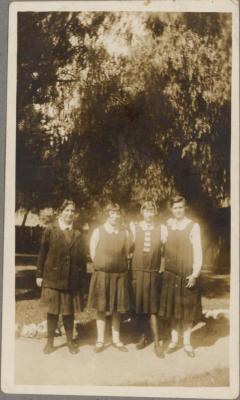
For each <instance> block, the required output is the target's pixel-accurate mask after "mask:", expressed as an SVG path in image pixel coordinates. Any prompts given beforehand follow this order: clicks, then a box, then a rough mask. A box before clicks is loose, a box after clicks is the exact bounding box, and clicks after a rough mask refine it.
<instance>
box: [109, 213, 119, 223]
mask: <svg viewBox="0 0 240 400" xmlns="http://www.w3.org/2000/svg"><path fill="white" fill-rule="evenodd" d="M119 220H120V212H119V211H109V214H108V222H109V224H111V225H117V224H118V223H119Z"/></svg>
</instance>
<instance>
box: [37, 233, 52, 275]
mask: <svg viewBox="0 0 240 400" xmlns="http://www.w3.org/2000/svg"><path fill="white" fill-rule="evenodd" d="M49 240H50V230H49V228H46V229H45V231H44V232H43V235H42V240H41V245H40V252H39V256H38V261H37V271H36V277H37V278H42V277H43V270H44V263H45V260H46V258H47V253H48V249H49Z"/></svg>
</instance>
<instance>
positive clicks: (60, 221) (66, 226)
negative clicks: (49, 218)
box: [58, 218, 73, 231]
mask: <svg viewBox="0 0 240 400" xmlns="http://www.w3.org/2000/svg"><path fill="white" fill-rule="evenodd" d="M58 224H59V227H60V229H61V231H65V230H66V229H70V230H71V229H73V224H72V223H71V224H66V222H64V221H63V219H62V218H58Z"/></svg>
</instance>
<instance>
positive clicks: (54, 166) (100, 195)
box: [17, 12, 231, 208]
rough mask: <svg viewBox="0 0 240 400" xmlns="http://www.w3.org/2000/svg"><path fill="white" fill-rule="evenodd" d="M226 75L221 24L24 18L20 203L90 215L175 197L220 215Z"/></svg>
mask: <svg viewBox="0 0 240 400" xmlns="http://www.w3.org/2000/svg"><path fill="white" fill-rule="evenodd" d="M29 32H31V35H32V37H34V40H35V43H36V46H34V49H32V50H31V49H30V48H29V46H27V42H28V37H29ZM31 48H32V47H31ZM230 76H231V17H230V16H229V15H227V14H216V13H211V14H200V13H198V14H189V13H187V14H182V13H179V14H167V13H159V14H156V13H127V12H122V13H47V14H46V13H24V14H22V15H21V14H20V19H19V59H18V132H17V135H18V141H19V142H18V143H19V147H18V158H17V166H18V167H19V166H20V168H19V169H18V171H19V172H18V176H17V182H19V185H18V193H25V194H26V193H29V194H30V198H31V202H30V203H32V204H35V205H39V204H40V203H41V205H42V204H44V203H47V202H49V201H50V202H57V201H58V200H60V198H61V197H62V196H65V195H71V196H73V197H75V199H76V200H78V201H79V202H80V203H81V204H84V205H85V206H86V207H88V208H89V207H92V206H93V205H94V204H96V202H97V203H101V202H104V201H106V199H107V198H112V199H115V200H118V201H119V202H121V203H122V204H125V205H127V204H129V203H131V202H133V203H134V202H139V201H141V200H142V199H143V198H145V197H147V196H151V197H154V198H155V200H156V201H157V203H159V204H160V203H161V202H162V201H164V200H165V199H166V198H167V197H168V196H169V194H170V193H171V192H172V191H174V190H175V191H181V192H183V193H185V194H186V196H187V197H188V198H189V199H190V200H191V201H192V202H194V203H195V205H196V207H198V206H199V207H200V206H201V205H202V204H203V202H204V204H206V203H208V204H209V205H211V206H218V205H220V204H221V202H223V200H224V199H226V198H228V197H229V168H230V165H229V164H230V163H229V158H230V134H231V132H230V117H231V113H230V110H231V104H230V87H231V85H230ZM29 120H31V122H29ZM27 127H28V128H27ZM22 149H23V151H22ZM29 155H31V156H30V157H29ZM27 166H28V169H27V170H26V167H27ZM40 166H41V169H39V167H40ZM30 170H31V171H30ZM39 171H46V173H44V172H43V173H42V172H40V173H39ZM48 172H50V174H48ZM36 174H38V175H39V181H36ZM36 182H37V184H36ZM44 187H45V190H44V189H43V188H44ZM25 197H27V198H28V199H29V195H28V196H25ZM20 198H21V199H22V197H20ZM26 201H27V200H26V199H25V200H24V202H26ZM23 205H24V204H23Z"/></svg>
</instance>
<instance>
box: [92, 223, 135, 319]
mask: <svg viewBox="0 0 240 400" xmlns="http://www.w3.org/2000/svg"><path fill="white" fill-rule="evenodd" d="M90 254H91V258H92V260H93V268H94V272H93V274H92V277H91V281H90V287H89V296H88V308H89V309H96V310H98V311H99V312H109V313H110V314H112V313H113V312H120V313H125V312H127V311H128V310H129V287H128V264H127V256H128V234H127V231H126V230H124V229H115V228H114V227H112V226H111V225H110V224H109V223H105V224H104V225H102V226H100V227H99V228H97V229H95V231H94V232H93V235H92V237H91V241H90Z"/></svg>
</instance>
